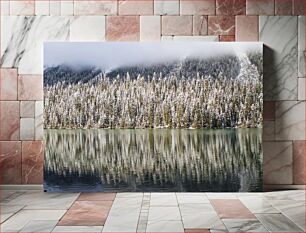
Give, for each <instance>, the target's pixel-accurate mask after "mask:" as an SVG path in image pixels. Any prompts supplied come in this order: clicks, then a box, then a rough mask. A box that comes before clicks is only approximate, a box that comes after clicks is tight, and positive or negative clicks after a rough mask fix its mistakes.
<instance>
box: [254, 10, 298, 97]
mask: <svg viewBox="0 0 306 233" xmlns="http://www.w3.org/2000/svg"><path fill="white" fill-rule="evenodd" d="M259 28H260V30H259V40H260V41H261V42H263V43H264V44H265V47H264V77H265V78H264V100H296V99H297V63H298V61H297V42H298V41H297V17H296V16H259Z"/></svg>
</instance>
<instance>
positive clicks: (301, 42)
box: [298, 16, 306, 78]
mask: <svg viewBox="0 0 306 233" xmlns="http://www.w3.org/2000/svg"><path fill="white" fill-rule="evenodd" d="M305 56H306V52H305V16H299V18H298V59H299V62H298V69H299V70H298V76H299V77H300V78H306V77H305Z"/></svg>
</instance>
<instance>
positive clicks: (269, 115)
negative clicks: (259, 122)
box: [263, 101, 275, 121]
mask: <svg viewBox="0 0 306 233" xmlns="http://www.w3.org/2000/svg"><path fill="white" fill-rule="evenodd" d="M263 119H264V120H265V121H270V120H272V121H274V120H275V101H264V102H263Z"/></svg>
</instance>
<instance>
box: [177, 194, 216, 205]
mask: <svg viewBox="0 0 306 233" xmlns="http://www.w3.org/2000/svg"><path fill="white" fill-rule="evenodd" d="M176 197H177V201H178V203H179V204H183V203H187V204H188V203H190V204H192V203H199V204H200V203H202V204H203V203H206V204H208V203H210V202H209V200H208V198H207V196H206V195H205V193H177V194H176Z"/></svg>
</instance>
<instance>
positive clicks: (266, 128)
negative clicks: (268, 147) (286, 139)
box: [262, 121, 275, 141]
mask: <svg viewBox="0 0 306 233" xmlns="http://www.w3.org/2000/svg"><path fill="white" fill-rule="evenodd" d="M262 138H263V141H274V140H275V121H263V132H262Z"/></svg>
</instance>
